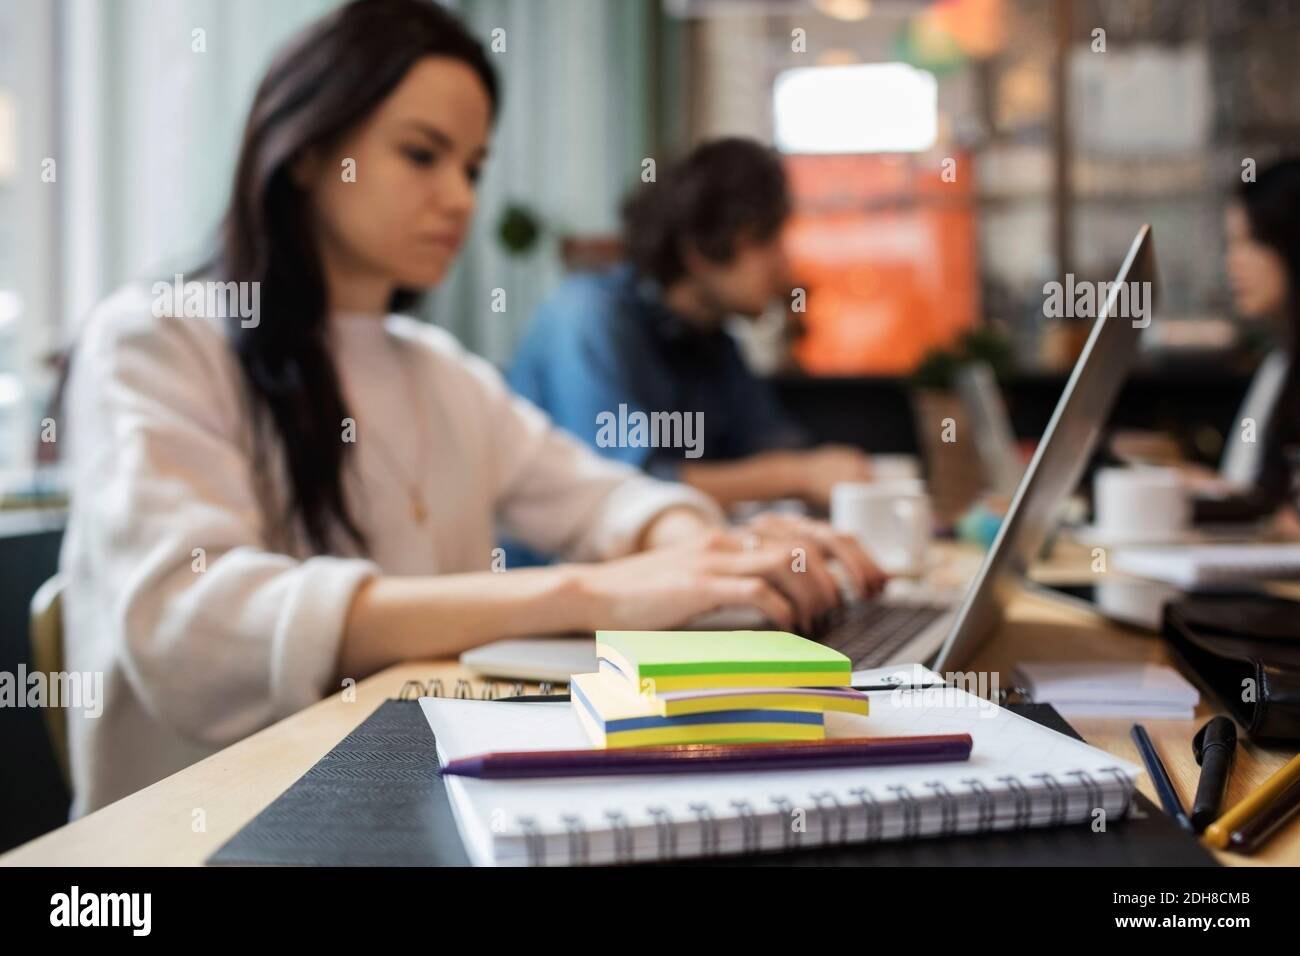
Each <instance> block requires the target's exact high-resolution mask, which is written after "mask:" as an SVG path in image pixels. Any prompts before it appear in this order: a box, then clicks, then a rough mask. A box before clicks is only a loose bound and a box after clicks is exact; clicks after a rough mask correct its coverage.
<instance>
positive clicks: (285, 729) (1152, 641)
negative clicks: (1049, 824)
mask: <svg viewBox="0 0 1300 956" xmlns="http://www.w3.org/2000/svg"><path fill="white" fill-rule="evenodd" d="M1050 659H1058V660H1097V659H1101V660H1116V661H1145V660H1150V661H1158V662H1167V660H1168V658H1167V656H1166V653H1165V648H1164V645H1163V644H1162V642H1161V641H1160V640H1159V639H1158V638H1156V637H1153V636H1146V635H1142V634H1139V633H1137V632H1131V631H1126V630H1123V629H1120V628H1116V627H1114V626H1112V625H1109V624H1107V623H1106V622H1104V621H1102V620H1101V619H1100V618H1097V617H1096V616H1094V615H1092V614H1091V613H1089V612H1087V611H1081V610H1076V609H1074V608H1071V607H1066V606H1063V605H1058V604H1056V603H1055V602H1053V601H1050V600H1049V599H1046V598H1040V597H1037V596H1034V595H1032V594H1028V593H1026V594H1024V595H1023V596H1022V597H1020V598H1019V599H1018V600H1016V601H1015V602H1013V604H1012V606H1011V608H1009V611H1008V620H1007V623H1006V626H1005V627H1004V628H1003V630H1002V632H1001V633H1000V634H999V636H998V637H997V639H996V640H994V641H992V642H990V644H989V645H988V646H987V647H985V649H984V650H983V652H981V653H980V654H979V655H978V657H977V659H976V660H975V661H974V662H973V663H972V665H971V666H970V667H969V668H968V670H990V671H996V672H997V673H998V675H999V677H998V679H999V681H1000V682H1001V686H1005V687H1009V686H1011V680H1010V677H1011V671H1012V669H1013V667H1014V666H1015V664H1016V663H1017V662H1018V661H1020V660H1050ZM467 676H468V675H467V674H466V673H465V672H464V671H463V670H461V669H460V667H459V665H457V664H454V663H447V662H431V663H424V664H418V663H417V664H403V665H400V666H397V667H392V668H389V669H388V670H386V671H383V672H382V673H379V674H376V675H374V676H373V677H370V678H368V679H366V680H364V681H362V682H361V683H360V684H358V685H357V687H356V699H355V700H354V701H352V702H348V701H345V700H344V699H343V698H342V696H341V695H335V696H333V697H330V698H327V699H326V700H323V701H320V702H319V703H317V704H314V705H313V706H311V707H308V708H307V709H306V710H303V711H301V712H300V713H297V714H295V715H294V716H292V717H289V718H287V719H285V720H282V721H280V723H278V724H275V725H274V726H272V727H268V728H267V729H265V730H263V731H261V732H259V733H257V734H254V735H253V736H252V737H249V738H247V739H245V740H242V741H240V742H239V743H237V744H233V745H232V746H230V747H227V748H226V749H225V750H222V751H221V752H220V753H217V754H214V755H213V756H211V757H208V758H207V759H206V760H202V761H200V762H199V763H197V764H194V765H193V766H191V767H188V768H186V769H185V770H182V771H181V772H179V773H177V774H174V775H172V776H171V777H168V778H167V779H165V780H161V781H159V782H158V783H156V784H154V785H153V786H151V787H147V788H145V789H144V790H141V791H139V792H138V793H134V794H132V795H131V796H129V797H125V798H123V799H122V800H119V801H117V802H116V803H114V804H111V805H110V806H107V807H104V808H103V809H101V810H99V811H97V812H95V813H93V814H91V815H90V816H87V817H84V818H82V819H80V820H77V821H75V822H73V823H70V824H68V825H67V826H64V827H60V828H59V829H58V830H55V831H54V832H52V833H48V834H46V835H45V836H43V837H40V838H38V839H36V840H33V841H32V842H30V843H27V844H25V845H23V846H21V847H18V848H17V849H15V850H13V851H11V852H9V853H7V854H5V855H4V856H2V857H0V863H3V864H6V865H12V866H23V865H26V866H42V865H60V866H94V865H119V866H124V865H146V864H147V865H155V866H198V865H201V864H202V863H203V861H204V860H205V859H206V858H207V857H208V856H209V855H211V854H212V853H213V852H214V851H215V850H216V849H217V848H218V847H219V846H221V844H223V843H224V842H225V841H226V840H227V839H229V838H230V837H231V836H233V835H234V834H235V832H236V831H238V830H239V828H240V827H242V826H243V825H244V824H245V823H247V822H248V821H249V820H250V819H252V817H254V816H255V815H256V814H257V813H258V812H259V811H261V810H262V809H263V808H265V807H266V806H267V805H268V804H269V803H271V801H272V800H274V799H275V798H276V797H277V796H279V794H281V793H282V792H284V790H286V789H287V788H288V787H289V785H290V784H292V783H293V782H294V781H295V780H297V779H298V777H300V776H302V774H304V773H305V772H306V771H307V770H308V769H310V768H311V766H312V765H313V764H314V763H315V762H316V761H317V760H319V759H320V758H321V757H323V756H324V755H325V754H326V753H327V752H328V751H329V750H330V748H331V747H333V746H334V745H335V744H336V743H338V742H339V741H340V740H342V739H343V737H345V736H346V735H347V734H348V733H349V732H350V731H352V730H353V729H354V728H355V727H356V726H357V725H358V724H359V723H360V722H361V721H362V720H364V719H365V718H366V717H367V716H369V715H370V713H371V712H372V711H373V710H374V709H375V708H376V707H377V706H378V705H379V703H380V702H381V701H382V700H384V699H385V698H387V697H392V696H396V695H397V694H398V693H399V692H400V690H401V688H402V686H403V684H404V683H405V682H406V681H408V680H420V681H427V680H429V679H431V678H439V679H440V680H441V681H442V683H443V686H444V688H446V689H447V692H448V693H450V692H453V690H454V688H455V686H456V681H457V679H459V678H464V677H467ZM502 686H503V687H504V685H502ZM1213 713H1215V708H1214V707H1213V706H1212V705H1211V702H1210V701H1208V700H1206V699H1203V700H1202V703H1201V706H1200V707H1199V708H1198V709H1197V714H1196V718H1195V719H1194V720H1164V721H1158V720H1153V721H1146V722H1145V723H1146V726H1147V728H1148V729H1149V730H1150V731H1151V736H1152V737H1153V738H1154V739H1155V742H1156V746H1157V747H1158V748H1159V750H1160V753H1161V756H1162V757H1163V759H1164V761H1165V764H1166V766H1167V767H1168V768H1169V772H1170V775H1171V776H1172V777H1173V778H1174V782H1175V784H1176V785H1177V786H1178V789H1179V792H1180V793H1181V794H1182V795H1183V798H1184V802H1185V803H1190V797H1191V794H1192V793H1193V792H1194V791H1195V788H1196V779H1197V774H1198V767H1197V765H1196V761H1195V759H1194V758H1193V757H1192V751H1191V739H1192V734H1193V733H1194V732H1195V731H1196V729H1197V728H1198V727H1199V726H1200V724H1201V723H1202V722H1203V721H1205V720H1206V719H1208V718H1209V717H1210V716H1211V715H1212V714H1213ZM1131 723H1132V722H1131V721H1128V720H1075V721H1073V724H1074V726H1075V727H1076V728H1077V729H1078V731H1079V732H1080V733H1081V734H1083V735H1084V737H1085V738H1086V739H1087V740H1088V741H1089V742H1090V743H1092V744H1094V745H1096V746H1098V747H1101V748H1102V749H1104V750H1107V751H1109V752H1111V753H1113V754H1115V755H1117V756H1120V757H1123V758H1124V759H1126V760H1130V761H1132V762H1134V763H1138V764H1140V763H1141V760H1140V759H1139V758H1138V755H1137V752H1136V750H1135V748H1134V747H1133V744H1132V742H1131V741H1130V739H1129V735H1128V732H1129V727H1130V726H1131ZM1291 756H1292V754H1291V753H1290V752H1289V751H1283V750H1270V749H1264V748H1261V747H1258V746H1255V745H1253V744H1250V743H1243V745H1242V746H1241V747H1239V748H1238V754H1237V764H1236V769H1235V772H1234V774H1233V779H1232V783H1231V786H1230V788H1229V793H1228V800H1229V802H1230V803H1235V802H1236V801H1237V800H1240V799H1241V798H1242V797H1244V796H1245V795H1246V794H1247V793H1249V792H1250V791H1252V790H1253V789H1254V788H1255V787H1257V786H1258V785H1259V784H1260V783H1262V782H1263V780H1264V779H1265V778H1266V777H1267V776H1268V775H1269V774H1270V773H1272V772H1273V771H1274V770H1276V769H1277V768H1278V767H1280V766H1281V765H1282V764H1283V763H1285V762H1286V760H1287V759H1289V758H1290V757H1291ZM1141 781H1142V782H1141V783H1140V784H1139V787H1140V789H1141V790H1142V792H1143V793H1145V794H1146V795H1147V796H1148V797H1150V798H1151V799H1153V800H1155V799H1156V794H1155V791H1154V789H1153V788H1152V787H1151V785H1150V782H1149V781H1148V780H1147V778H1146V776H1145V775H1143V776H1142V778H1141ZM196 809H202V810H203V811H204V814H205V815H206V829H205V830H204V831H202V832H197V833H196V832H194V829H193V826H192V821H193V820H194V816H195V814H194V811H195V810H196ZM1219 858H1220V859H1221V860H1222V861H1223V862H1225V863H1229V864H1236V865H1258V864H1285V865H1291V866H1296V865H1300V820H1297V821H1292V823H1291V824H1290V825H1289V826H1288V827H1287V829H1286V830H1285V831H1284V832H1283V833H1281V834H1279V835H1278V836H1277V837H1275V838H1274V839H1273V840H1272V841H1271V842H1270V843H1269V844H1268V846H1267V847H1266V848H1265V849H1264V851H1263V852H1261V853H1259V854H1258V855H1256V856H1254V857H1242V856H1235V855H1232V854H1228V853H1223V854H1219Z"/></svg>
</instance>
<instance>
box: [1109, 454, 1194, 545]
mask: <svg viewBox="0 0 1300 956" xmlns="http://www.w3.org/2000/svg"><path fill="white" fill-rule="evenodd" d="M1092 502H1093V514H1094V524H1095V528H1096V531H1097V533H1098V534H1099V535H1101V536H1102V537H1104V538H1106V539H1107V540H1109V541H1121V542H1125V543H1145V542H1151V543H1154V544H1159V543H1164V542H1170V541H1177V540H1179V539H1180V538H1182V537H1183V535H1184V534H1185V533H1186V532H1187V529H1188V526H1189V525H1190V524H1191V520H1192V501H1191V497H1190V496H1189V494H1188V490H1187V486H1186V485H1185V484H1184V483H1183V481H1182V479H1181V477H1180V476H1179V474H1178V472H1177V470H1175V469H1173V468H1102V469H1100V470H1099V471H1098V472H1097V475H1096V477H1095V478H1094V479H1093V483H1092Z"/></svg>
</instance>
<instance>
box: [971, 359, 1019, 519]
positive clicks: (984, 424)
mask: <svg viewBox="0 0 1300 956" xmlns="http://www.w3.org/2000/svg"><path fill="white" fill-rule="evenodd" d="M957 394H958V395H959V396H960V397H961V403H962V405H963V406H965V408H966V414H967V415H969V416H970V428H971V431H972V432H974V433H975V450H976V452H977V453H978V454H979V460H980V467H981V468H983V469H984V478H985V480H986V481H987V482H988V484H989V489H990V490H991V491H993V492H994V493H995V494H998V495H1002V496H1003V497H1006V498H1010V497H1011V496H1012V495H1014V494H1015V493H1016V488H1017V487H1019V485H1020V479H1021V478H1022V477H1024V473H1025V470H1024V468H1023V467H1022V466H1021V464H1020V451H1019V449H1018V448H1017V447H1016V439H1015V433H1014V432H1013V431H1012V428H1011V416H1010V415H1008V414H1007V406H1006V403H1005V402H1004V401H1003V400H1002V391H1001V389H999V388H998V381H997V378H996V377H995V376H994V374H993V366H991V365H989V363H988V362H971V363H970V364H969V365H966V366H964V367H963V368H962V369H961V370H960V371H958V372H957Z"/></svg>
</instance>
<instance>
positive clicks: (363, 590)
mask: <svg viewBox="0 0 1300 956" xmlns="http://www.w3.org/2000/svg"><path fill="white" fill-rule="evenodd" d="M497 96H498V94H497V83H496V79H495V76H494V73H493V70H492V68H491V66H490V65H489V62H488V59H487V56H486V55H485V53H484V51H483V50H482V48H481V47H480V45H479V44H478V43H477V42H476V41H475V40H474V39H473V38H472V37H471V36H470V35H469V34H468V33H467V32H466V31H465V30H464V28H463V27H462V26H461V25H460V23H459V22H458V21H457V20H455V19H454V18H453V17H452V16H451V15H450V14H448V13H447V12H446V11H444V10H443V9H441V8H440V7H439V6H438V5H437V4H435V3H433V2H432V0H362V2H357V3H353V4H350V5H348V6H346V7H343V8H341V9H339V10H338V11H336V12H334V13H333V14H331V15H330V16H328V17H326V18H325V19H323V20H321V21H319V22H318V23H316V24H315V25H313V26H312V27H310V28H309V29H308V30H307V31H306V32H305V33H304V34H303V35H301V36H300V37H298V38H297V39H296V40H295V41H294V42H292V43H291V44H290V45H289V47H288V48H287V49H286V50H284V51H283V53H282V54H281V55H280V56H279V57H278V58H277V59H276V60H275V62H274V63H273V65H272V66H271V68H270V70H269V71H268V73H267V74H266V77H265V79H264V80H263V81H262V83H261V85H260V87H259V88H258V90H257V94H256V97H255V99H254V102H253V105H252V108H251V112H250V115H249V118H248V122H247V126H246V128H245V132H244V138H243V144H242V147H241V149H240V153H239V158H238V162H237V167H236V172H235V181H234V188H233V191H232V195H231V199H230V205H229V210H228V213H227V216H226V219H225V223H224V227H223V231H222V234H221V239H220V243H219V249H218V252H217V255H216V256H215V258H214V259H213V261H212V263H211V264H210V265H209V266H208V267H207V268H206V269H205V270H204V272H203V274H202V275H197V276H189V277H185V278H186V280H187V281H186V282H185V283H184V284H183V285H182V284H180V283H178V284H177V288H178V289H180V288H185V289H188V288H189V287H190V284H191V281H192V282H193V283H194V284H195V287H196V288H197V289H198V290H199V294H198V295H197V297H196V299H197V300H198V301H200V302H206V303H208V306H209V307H208V308H206V309H205V308H196V309H191V308H190V306H191V296H190V294H189V293H188V292H186V293H184V294H183V295H180V296H177V295H173V294H171V284H169V283H162V284H159V285H158V286H156V287H153V288H150V287H149V286H147V285H145V286H134V285H133V286H129V287H127V288H124V289H123V290H120V291H119V292H118V293H116V294H114V295H113V296H112V297H111V298H110V299H109V300H107V301H106V302H104V303H103V304H102V305H101V306H100V307H99V308H98V309H97V310H96V312H95V314H94V315H93V316H92V317H91V319H90V320H89V322H88V324H87V327H86V329H85V332H84V334H83V338H82V340H81V342H80V343H79V345H78V349H77V353H76V356H75V359H74V361H73V363H72V371H71V377H70V380H69V383H68V391H67V405H68V417H69V427H68V430H67V433H68V435H69V444H70V450H69V461H70V465H71V472H72V476H73V498H72V511H71V516H70V523H69V528H68V534H67V538H66V541H65V545H64V553H63V559H62V568H63V571H64V574H65V577H66V590H65V599H64V611H65V632H66V643H67V657H68V666H69V668H70V669H71V670H76V671H83V672H85V671H89V672H98V673H102V674H103V675H104V678H105V686H104V700H103V713H102V716H98V717H90V716H88V715H84V714H77V713H75V712H70V716H71V717H72V719H71V721H70V730H71V733H70V737H71V756H72V767H73V775H74V784H75V790H76V797H75V803H74V812H77V813H80V812H85V811H86V810H89V809H93V808H95V807H98V806H102V805H103V804H105V803H107V802H109V801H111V800H114V799H116V798H117V797H120V796H122V795H124V794H126V793H129V792H130V791H132V790H135V789H137V788H139V787H141V786H144V785H146V784H148V783H150V782H152V781H154V780H157V779H160V778H161V777H163V776H165V775H166V774H168V773H170V772H172V771H174V770H177V769H179V768H181V767H183V766H185V765H186V764H188V763H191V762H193V761H194V760H196V759H199V758H200V757H203V756H205V755H206V754H209V753H211V752H213V751H214V750H216V749H218V748H219V747H221V746H224V745H225V744H228V743H230V742H232V741H234V740H237V739H239V738H241V737H243V736H245V735H247V734H249V733H251V732H253V731H254V730H257V729H258V728H260V727H264V726H266V725H268V724H270V723H272V722H273V721H275V720H278V719H279V718H281V717H284V716H285V715H287V714H289V713H292V712H293V711H295V710H297V709H299V708H301V707H303V706H305V705H307V704H309V703H311V702H312V701H314V700H316V699H318V698H319V697H320V696H321V695H323V694H324V693H326V692H328V691H329V690H331V689H337V688H338V687H339V686H340V681H341V680H344V679H347V678H356V679H359V678H361V677H364V676H365V675H367V674H370V673H373V672H375V671H377V670H379V669H381V668H383V667H386V666H388V665H390V664H392V663H394V662H397V661H400V660H404V659H412V658H433V657H446V656H449V655H454V654H456V653H458V652H459V651H461V650H462V649H464V648H467V647H471V646H473V645H475V644H479V643H482V642H484V641H487V640H491V639H496V638H501V637H509V636H516V635H522V634H529V633H539V632H560V631H571V630H587V631H590V630H593V629H596V628H602V627H614V628H618V627H632V628H661V627H672V626H675V625H678V624H681V623H683V622H685V621H687V620H688V619H689V618H691V617H692V616H694V615H697V614H700V613H703V612H706V611H709V610H712V609H715V608H719V607H723V606H728V605H736V604H746V605H751V606H754V607H757V608H759V609H761V610H762V611H763V612H764V613H765V614H766V615H767V616H768V617H769V618H771V619H772V620H773V621H774V622H776V623H777V624H778V625H781V626H788V627H797V626H799V625H801V624H807V623H808V622H809V621H810V620H811V619H812V618H813V617H814V616H816V615H818V614H820V613H821V612H823V611H825V610H827V609H829V608H830V607H831V606H832V605H833V604H834V603H836V602H837V601H838V600H839V592H838V590H837V584H836V581H835V579H834V577H833V576H832V574H831V573H830V570H829V568H828V566H827V562H828V560H830V559H831V558H834V559H836V560H837V561H838V563H839V564H841V565H842V566H843V568H844V570H845V571H846V572H847V575H848V577H849V579H850V581H851V582H852V584H853V586H854V587H856V588H857V589H858V590H859V591H861V592H867V591H871V590H872V589H874V588H876V587H878V586H879V584H880V582H881V578H880V575H879V572H878V571H877V570H876V568H875V567H874V565H873V564H872V563H871V561H870V560H869V559H868V558H867V556H866V555H865V554H864V552H863V551H862V550H861V548H859V547H858V545H856V544H855V543H854V542H853V541H851V540H849V539H847V538H845V537H842V536H838V535H834V534H833V533H831V531H830V530H829V529H828V528H826V527H825V526H824V525H821V524H818V523H814V522H806V521H798V520H794V519H770V520H769V521H768V522H767V523H765V524H760V525H756V526H751V527H749V528H747V529H743V531H741V532H735V533H733V532H729V531H726V530H724V529H722V528H721V527H720V526H719V516H718V514H717V512H716V509H715V507H714V506H713V505H712V503H711V502H710V500H709V499H707V498H706V497H704V496H703V495H700V494H699V493H697V492H694V491H692V490H690V489H688V488H686V487H684V486H679V485H673V484H666V483H661V482H656V481H653V480H651V479H648V478H645V477H643V476H641V475H639V474H638V473H636V472H635V471H633V470H631V469H628V468H625V467H623V466H620V465H618V464H615V463H611V462H607V461H603V460H601V459H599V458H597V457H595V456H594V455H593V454H591V453H590V452H589V451H587V450H586V449H585V448H583V447H582V446H580V445H579V444H578V443H577V442H576V441H574V440H572V439H570V438H568V437H566V436H565V435H564V434H562V433H560V432H559V431H557V430H555V429H554V428H553V427H552V426H551V425H550V423H549V422H548V420H547V419H546V418H545V416H544V415H542V414H541V413H540V412H539V411H537V410H536V409H535V408H533V407H532V406H530V405H528V404H527V403H525V402H523V401H522V400H520V399H518V398H516V397H514V396H513V395H512V394H511V393H510V391H509V390H508V389H507V388H506V387H505V385H504V384H503V382H502V380H501V378H500V376H499V375H498V374H497V373H496V371H495V370H494V369H493V368H492V367H491V366H489V365H488V364H487V363H486V362H484V361H482V360H481V359H478V358H475V357H473V356H471V355H469V354H467V353H465V352H464V351H463V350H461V348H460V347H459V346H458V345H457V344H456V343H455V341H454V340H453V339H451V337H450V336H448V335H447V334H446V333H444V332H442V331H440V330H438V329H436V328H433V327H430V326H427V325H423V324H421V323H419V322H416V321H414V320H412V319H407V318H404V317H402V316H400V315H398V314H395V313H398V312H400V311H401V310H403V309H404V308H406V307H408V306H409V305H410V304H411V303H412V302H413V301H414V299H415V297H416V296H417V295H418V294H419V293H420V292H421V291H422V290H424V289H427V288H429V287H432V286H435V285H437V284H438V282H439V281H440V280H441V279H442V278H443V276H444V274H445V273H446V271H447V270H448V268H449V267H450V265H451V263H452V261H453V260H454V258H455V255H456V253H457V251H458V249H459V247H460V245H461V242H462V240H463V238H464V236H465V232H466V230H467V229H468V227H469V222H470V217H471V214H472V212H473V209H474V182H475V178H476V177H477V175H478V172H479V169H480V168H481V166H482V164H483V163H484V161H485V158H486V155H487V148H488V139H489V132H490V128H491V124H492V120H493V117H494V115H495V113H496V110H497ZM205 289H206V290H207V295H206V297H205V295H204V290H205ZM236 293H237V295H236ZM223 295H225V296H228V298H227V299H226V300H223V299H222V298H221V297H222V296H223ZM235 298H237V299H238V301H239V302H240V303H241V309H240V310H239V311H238V314H230V313H229V310H226V309H221V310H219V311H220V312H221V313H222V314H221V315H214V314H212V312H213V310H212V309H211V303H212V302H214V301H217V302H220V301H234V300H235ZM182 300H183V301H182ZM244 304H249V305H251V306H253V307H252V308H249V309H247V310H245V309H243V308H242V305H244ZM707 427H708V423H707V422H705V428H706V432H707ZM497 527H501V528H503V529H504V530H505V531H507V532H509V533H510V534H511V535H512V536H513V537H516V538H518V539H519V540H521V541H523V542H525V543H527V544H529V545H532V546H535V547H537V548H539V549H542V550H545V551H548V552H555V553H560V554H563V555H566V556H567V557H568V559H569V560H570V562H571V563H569V564H564V565H557V566H554V567H550V568H544V569H531V570H520V571H508V572H506V573H494V572H495V571H497V570H500V566H499V560H500V557H499V552H497V551H496V549H495V547H494V545H495V531H496V528H497ZM796 548H801V549H803V553H802V555H799V556H798V557H796V558H795V559H793V560H792V554H794V553H795V550H794V549H796ZM572 562H582V563H580V564H578V563H572Z"/></svg>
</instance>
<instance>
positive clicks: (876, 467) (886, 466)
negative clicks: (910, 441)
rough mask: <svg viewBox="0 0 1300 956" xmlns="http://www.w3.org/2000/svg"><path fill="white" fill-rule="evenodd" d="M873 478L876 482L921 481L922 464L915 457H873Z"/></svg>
mask: <svg viewBox="0 0 1300 956" xmlns="http://www.w3.org/2000/svg"><path fill="white" fill-rule="evenodd" d="M871 477H872V478H874V479H875V480H876V481H897V480H900V479H903V480H906V479H917V480H919V479H920V477H921V462H920V459H918V458H917V457H916V456H915V455H872V456H871Z"/></svg>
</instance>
